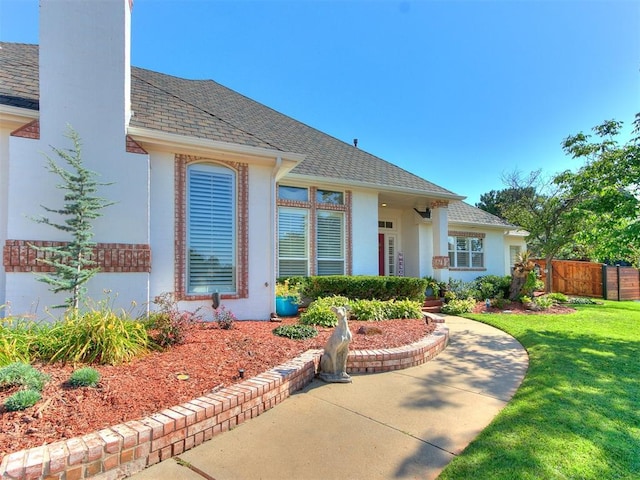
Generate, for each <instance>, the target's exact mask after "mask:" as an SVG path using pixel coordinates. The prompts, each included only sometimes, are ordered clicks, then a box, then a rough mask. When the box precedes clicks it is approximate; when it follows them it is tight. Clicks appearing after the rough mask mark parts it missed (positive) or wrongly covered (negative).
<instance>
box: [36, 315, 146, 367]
mask: <svg viewBox="0 0 640 480" xmlns="http://www.w3.org/2000/svg"><path fill="white" fill-rule="evenodd" d="M47 337H48V338H47V342H46V347H44V346H43V351H41V352H40V354H41V356H42V358H43V359H44V360H47V361H51V362H56V361H60V362H73V363H100V364H111V365H117V364H120V363H124V362H128V361H130V360H132V359H134V358H135V357H138V356H140V355H142V354H144V353H147V351H148V349H149V336H148V335H147V331H146V330H145V328H144V325H143V324H142V323H141V322H137V321H133V320H131V319H130V318H129V317H128V316H127V315H126V314H125V313H124V312H122V313H121V314H117V313H116V312H114V311H113V310H111V309H110V308H107V307H104V306H103V307H102V308H100V309H93V310H90V311H88V312H86V313H78V314H74V313H73V312H69V313H67V315H66V316H65V318H64V319H63V320H62V321H59V322H57V323H56V324H54V325H53V326H52V327H51V328H50V329H49V331H48V335H47Z"/></svg>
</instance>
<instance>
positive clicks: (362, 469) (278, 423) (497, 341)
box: [132, 316, 528, 480]
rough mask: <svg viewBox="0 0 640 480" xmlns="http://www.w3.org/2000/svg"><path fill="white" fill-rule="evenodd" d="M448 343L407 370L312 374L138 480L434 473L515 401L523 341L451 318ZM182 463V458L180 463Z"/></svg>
mask: <svg viewBox="0 0 640 480" xmlns="http://www.w3.org/2000/svg"><path fill="white" fill-rule="evenodd" d="M446 325H447V326H448V327H449V329H450V342H449V346H448V347H447V348H446V349H445V350H444V351H443V352H441V353H440V354H439V355H438V356H437V357H436V358H435V359H433V360H431V361H429V362H427V363H425V364H423V365H420V366H417V367H412V368H409V369H406V370H397V371H393V372H387V373H378V374H369V375H354V376H353V383H351V384H325V383H323V382H321V381H319V380H314V381H313V382H312V383H311V384H310V385H308V386H307V387H306V388H304V389H302V390H301V391H299V392H297V393H295V394H293V395H292V396H291V397H290V398H289V399H287V400H286V401H285V402H283V403H282V404H280V405H278V406H277V407H276V408H273V409H272V410H269V411H267V412H265V413H264V414H262V415H260V416H259V417H257V418H254V419H252V420H251V421H249V422H247V423H244V424H242V425H240V426H239V427H237V428H235V429H233V430H231V431H229V432H226V433H224V434H223V435H219V436H216V437H214V438H213V439H211V440H210V441H208V442H205V443H203V444H202V445H200V446H198V447H195V448H193V449H192V450H189V451H187V452H184V453H183V454H181V455H180V456H179V459H180V460H181V462H180V463H179V462H178V461H176V460H177V459H176V458H173V459H168V460H166V461H164V462H161V463H158V464H156V465H153V466H151V467H149V468H147V469H146V470H144V471H142V472H140V473H138V474H136V475H134V476H133V477H132V478H133V479H134V480H164V479H171V480H202V479H208V480H211V479H215V480H231V479H242V480H252V479H263V480H269V479H279V480H280V479H300V480H306V479H309V480H312V479H327V478H332V479H353V480H360V479H367V480H371V479H395V478H399V479H404V478H420V479H429V478H436V477H437V476H438V474H439V473H440V471H441V470H442V469H443V468H444V467H445V466H446V465H447V464H448V463H449V462H450V461H451V459H452V458H453V457H454V456H455V455H457V454H459V453H460V452H461V451H462V450H463V449H464V448H465V447H466V446H467V445H468V444H469V442H471V441H472V440H473V439H474V438H475V437H476V436H477V435H478V434H479V433H480V432H481V431H482V429H484V428H485V427H486V426H487V425H488V424H489V423H490V422H491V420H492V419H493V417H494V416H495V415H496V414H497V413H498V412H499V411H500V410H501V409H502V408H503V407H504V406H505V405H506V403H507V402H508V401H509V399H511V397H512V396H513V394H514V393H515V391H516V389H517V388H518V386H519V385H520V383H521V382H522V379H523V378H524V375H525V373H526V371H527V368H528V357H527V353H526V351H525V350H524V348H523V347H522V346H521V345H520V344H519V343H518V342H517V341H516V340H515V339H514V338H513V337H511V336H509V335H507V334H506V333H504V332H502V331H500V330H498V329H496V328H493V327H491V326H488V325H485V324H482V323H480V322H475V321H473V320H468V319H464V318H460V317H453V316H447V317H446ZM183 462H184V463H183Z"/></svg>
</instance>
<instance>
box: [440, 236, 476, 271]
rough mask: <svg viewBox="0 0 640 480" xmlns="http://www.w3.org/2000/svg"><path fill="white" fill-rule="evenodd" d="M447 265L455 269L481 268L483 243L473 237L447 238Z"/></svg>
mask: <svg viewBox="0 0 640 480" xmlns="http://www.w3.org/2000/svg"><path fill="white" fill-rule="evenodd" d="M448 244H449V264H450V265H451V266H452V267H456V268H483V267H484V242H483V239H482V238H475V237H449V243H448Z"/></svg>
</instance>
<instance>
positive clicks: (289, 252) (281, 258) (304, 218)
mask: <svg viewBox="0 0 640 480" xmlns="http://www.w3.org/2000/svg"><path fill="white" fill-rule="evenodd" d="M308 218H309V212H308V210H306V209H302V208H284V207H280V208H279V209H278V276H280V277H292V276H303V277H306V276H307V275H309V256H308V247H307V245H308V241H307V239H308Z"/></svg>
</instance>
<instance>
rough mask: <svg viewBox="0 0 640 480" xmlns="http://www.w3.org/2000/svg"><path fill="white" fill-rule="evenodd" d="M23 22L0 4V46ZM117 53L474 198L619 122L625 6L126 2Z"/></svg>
mask: <svg viewBox="0 0 640 480" xmlns="http://www.w3.org/2000/svg"><path fill="white" fill-rule="evenodd" d="M37 30H38V1H37V0H0V40H2V41H11V42H25V43H37V42H38V31H37ZM132 63H133V64H134V65H136V66H139V67H144V68H148V69H152V70H156V71H160V72H164V73H168V74H172V75H176V76H180V77H185V78H197V79H202V78H209V79H213V80H215V81H217V82H219V83H221V84H223V85H225V86H227V87H229V88H232V89H233V90H236V91H238V92H240V93H242V94H244V95H246V96H248V97H251V98H253V99H255V100H257V101H259V102H261V103H264V104H266V105H268V106H270V107H271V108H274V109H275V110H278V111H280V112H282V113H284V114H287V115H290V116H291V117H294V118H296V119H297V120H300V121H302V122H304V123H306V124H308V125H310V126H312V127H315V128H318V129H320V130H322V131H324V132H326V133H328V134H330V135H332V136H334V137H336V138H339V139H341V140H344V141H346V142H349V143H350V142H351V141H352V140H353V139H354V138H358V139H359V143H358V146H359V147H360V148H362V149H364V150H366V151H368V152H370V153H373V154H374V155H377V156H379V157H382V158H384V159H385V160H388V161H391V162H393V163H395V164H397V165H399V166H401V167H403V168H405V169H407V170H409V171H411V172H413V173H415V174H417V175H419V176H421V177H424V178H426V179H428V180H430V181H433V182H435V183H437V184H439V185H441V186H443V187H445V188H448V189H450V190H452V191H454V192H456V193H459V194H461V195H466V196H467V197H468V198H467V201H468V202H469V203H471V204H474V203H475V202H477V201H478V200H479V197H480V195H481V194H482V193H485V192H488V191H489V190H492V189H501V188H504V185H503V184H502V181H501V175H502V174H503V173H505V172H510V171H513V170H514V169H518V170H520V171H523V172H529V171H531V170H534V169H538V168H542V169H543V170H544V171H545V172H547V173H549V174H551V173H555V172H558V171H561V170H564V169H566V168H576V167H579V166H580V162H579V161H577V160H572V159H570V158H567V157H566V156H565V155H564V153H563V152H562V149H561V146H560V144H561V142H562V140H563V139H564V138H565V137H567V136H568V135H570V134H573V133H577V132H579V131H585V132H586V131H588V130H590V128H591V127H593V126H594V125H597V124H599V123H601V122H602V121H604V120H606V119H611V118H615V119H618V120H623V121H625V123H626V124H627V125H629V124H630V123H631V121H632V120H633V117H634V115H635V113H636V112H638V111H640V2H637V1H635V0H634V1H621V0H606V1H577V0H566V1H549V0H547V1H543V0H538V1H480V0H475V1H457V0H450V1H428V0H418V1H386V0H367V1H358V0H349V1H347V0H342V1H328V0H327V1H325V0H297V1H277V0H262V1H246V0H235V1H219V0H209V1H204V0H201V1H195V0H180V1H178V0H175V1H170V0H135V2H134V8H133V16H132ZM629 131H630V129H628V130H626V132H627V133H628V132H629Z"/></svg>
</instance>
